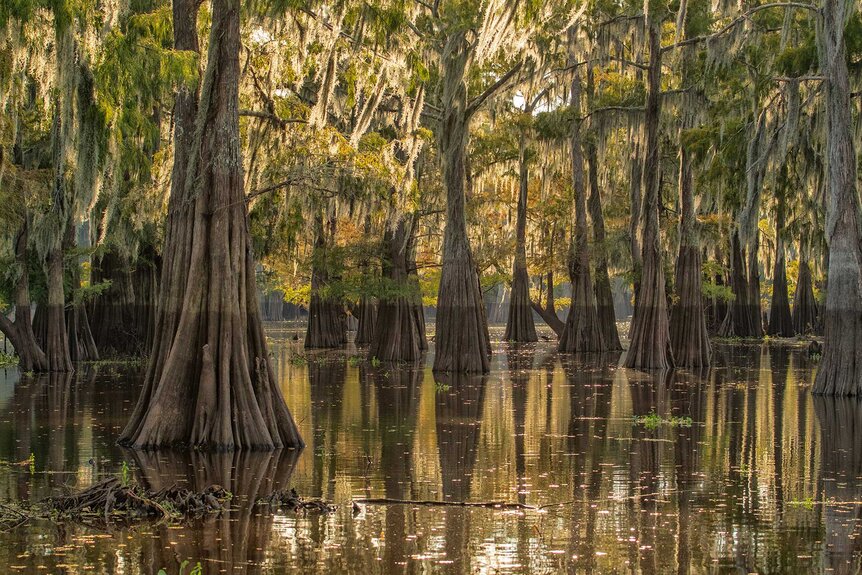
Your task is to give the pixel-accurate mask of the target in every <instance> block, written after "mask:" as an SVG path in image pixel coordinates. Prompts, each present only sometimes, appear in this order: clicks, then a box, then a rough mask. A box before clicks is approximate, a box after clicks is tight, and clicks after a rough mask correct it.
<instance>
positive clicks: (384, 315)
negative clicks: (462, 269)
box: [368, 216, 427, 362]
mask: <svg viewBox="0 0 862 575" xmlns="http://www.w3.org/2000/svg"><path fill="white" fill-rule="evenodd" d="M411 220H412V218H408V217H405V216H401V217H396V218H395V222H393V223H390V224H389V225H388V226H387V229H386V231H385V232H384V236H383V243H384V245H385V246H386V249H387V253H386V257H385V258H384V260H383V277H384V278H386V279H387V280H388V281H389V282H391V284H392V286H393V287H394V288H395V293H396V295H393V296H391V297H383V298H381V299H380V304H379V307H378V312H377V324H376V326H375V329H374V337H373V338H372V339H371V347H370V349H369V350H368V355H369V357H372V358H373V357H376V358H377V359H379V360H381V361H408V362H414V361H417V360H418V359H419V358H420V356H421V351H422V350H423V349H424V348H423V346H422V337H423V335H424V331H425V327H424V322H423V321H421V318H420V316H419V315H418V314H417V313H416V307H417V306H416V304H415V301H416V300H415V298H416V294H415V293H414V290H415V288H416V287H418V286H416V285H414V283H413V282H412V281H411V278H410V271H409V265H410V255H409V253H410V237H411V236H412V235H413V222H412V221H411ZM418 307H419V313H421V312H422V307H421V305H420V306H418ZM426 345H427V344H426Z"/></svg>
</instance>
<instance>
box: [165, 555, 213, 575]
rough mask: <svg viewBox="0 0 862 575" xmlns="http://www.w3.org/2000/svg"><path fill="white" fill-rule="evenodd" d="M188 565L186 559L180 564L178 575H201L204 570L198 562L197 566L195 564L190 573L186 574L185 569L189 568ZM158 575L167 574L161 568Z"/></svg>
mask: <svg viewBox="0 0 862 575" xmlns="http://www.w3.org/2000/svg"><path fill="white" fill-rule="evenodd" d="M189 563H190V561H189V560H188V559H186V560H184V561H183V562H182V563H180V570H179V572H178V575H203V573H204V568H203V566H201V562H200V561H198V562H197V564H195V566H194V567H192V570H191V571H189V572H188V573H186V567H188V566H189ZM158 575H168V572H167V570H165V568H164V567H163V568H161V569H159V573H158Z"/></svg>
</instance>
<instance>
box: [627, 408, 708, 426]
mask: <svg viewBox="0 0 862 575" xmlns="http://www.w3.org/2000/svg"><path fill="white" fill-rule="evenodd" d="M692 423H693V421H692V419H691V417H689V416H687V415H686V416H676V415H672V416H670V417H667V418H665V417H661V416H660V415H658V414H657V413H656V412H655V411H650V412H649V414H647V415H637V416H635V418H634V424H635V425H643V426H644V427H646V428H647V429H656V428H658V427H659V426H661V425H669V426H670V427H691V425H692Z"/></svg>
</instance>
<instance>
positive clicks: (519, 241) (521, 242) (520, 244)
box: [503, 106, 538, 342]
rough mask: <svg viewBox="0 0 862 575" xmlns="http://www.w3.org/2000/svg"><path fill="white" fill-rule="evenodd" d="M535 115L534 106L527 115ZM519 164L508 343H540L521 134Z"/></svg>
mask: <svg viewBox="0 0 862 575" xmlns="http://www.w3.org/2000/svg"><path fill="white" fill-rule="evenodd" d="M531 112H532V109H531V108H530V106H527V107H526V110H525V113H526V114H529V113H531ZM518 164H519V169H520V174H519V175H520V187H519V190H518V214H517V222H516V224H515V263H514V265H513V267H512V293H511V295H510V296H509V317H508V319H507V320H506V332H505V334H504V335H503V339H504V340H505V341H520V342H529V341H536V340H537V339H538V337H536V325H535V324H534V323H533V310H532V308H531V307H530V277H529V276H528V275H527V191H528V188H529V181H530V178H529V168H528V167H527V136H526V134H525V130H524V129H522V130H521V134H520V139H519V142H518Z"/></svg>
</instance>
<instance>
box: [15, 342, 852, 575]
mask: <svg viewBox="0 0 862 575" xmlns="http://www.w3.org/2000/svg"><path fill="white" fill-rule="evenodd" d="M270 333H271V336H272V338H273V340H274V344H275V345H274V346H273V347H274V355H275V360H276V364H277V373H278V374H279V378H280V381H281V386H282V389H283V390H284V392H285V394H286V396H287V398H288V402H289V404H290V406H291V408H292V409H293V412H294V415H295V417H296V419H297V421H298V422H299V424H300V428H301V430H302V433H303V435H304V437H305V438H306V441H307V443H308V447H307V448H306V449H305V450H304V451H303V452H302V453H301V454H295V453H275V454H245V455H220V456H214V455H209V456H207V455H202V454H196V455H188V454H185V455H184V454H176V453H160V454H158V455H141V454H137V453H133V452H128V451H124V450H121V449H120V448H118V447H117V446H115V445H114V441H115V438H116V436H117V434H118V432H119V430H120V428H121V427H122V425H123V424H124V422H125V419H126V417H127V413H128V412H129V410H130V409H131V408H132V406H133V403H134V401H135V398H136V394H137V389H138V380H139V374H138V372H139V369H137V368H124V367H122V366H118V365H113V366H112V365H98V366H92V367H90V368H89V369H87V370H81V371H79V373H77V374H75V375H74V376H70V377H67V376H63V375H52V376H45V377H38V378H33V377H20V376H18V374H17V371H13V370H7V371H6V372H5V376H3V375H2V373H3V372H2V371H0V459H2V460H5V461H8V462H18V461H23V460H26V459H27V458H28V457H29V456H30V454H31V453H32V454H33V455H34V457H35V470H34V471H35V472H32V473H31V470H30V469H29V467H28V466H26V465H24V466H16V465H0V502H2V501H9V500H16V499H29V500H33V501H36V500H39V499H41V498H44V497H47V496H49V495H52V494H58V493H62V492H63V491H64V490H66V489H70V488H80V487H84V486H87V485H89V484H91V483H92V482H94V481H97V480H98V479H100V478H101V477H104V476H106V475H108V474H114V473H117V472H118V471H119V470H120V468H121V466H122V464H123V462H124V461H125V462H128V464H129V465H131V466H132V468H133V472H134V473H135V474H136V476H137V477H138V479H139V481H142V482H144V483H145V484H147V485H151V486H153V487H158V486H161V485H168V484H171V483H185V484H190V485H192V486H193V487H195V486H196V487H203V486H205V485H208V484H210V483H219V484H221V485H224V486H225V487H227V488H228V489H230V490H231V491H232V492H233V493H235V494H236V497H235V498H234V500H233V509H232V511H231V512H230V513H229V514H227V515H225V516H222V517H218V518H212V519H208V520H206V521H202V522H200V521H199V522H194V523H191V524H186V525H144V526H138V527H135V528H133V529H117V530H111V531H104V530H97V529H90V528H86V527H82V526H75V525H56V524H51V523H48V522H39V521H34V522H31V523H29V524H26V525H24V526H21V527H19V528H17V529H15V530H13V531H11V532H6V533H0V573H15V572H20V573H69V574H79V573H81V574H83V573H96V574H138V573H144V574H151V573H156V572H158V570H159V569H160V568H165V570H166V571H167V572H168V573H171V574H174V573H177V572H178V571H179V568H178V565H179V563H180V562H182V561H184V560H188V561H190V562H191V564H195V563H197V562H200V563H201V564H202V566H203V570H204V573H206V574H211V573H285V572H299V573H315V572H317V573H336V572H345V573H348V572H349V573H405V572H406V573H422V572H443V573H566V572H571V573H576V572H577V573H590V572H593V573H816V572H829V573H855V572H858V570H859V568H860V549H862V541H860V526H862V493H860V491H862V408H860V406H862V403H859V402H857V401H856V400H830V399H824V398H815V397H812V396H811V394H810V386H811V383H812V379H813V375H814V370H815V369H816V366H815V364H814V363H813V362H812V361H811V360H809V358H808V357H807V354H806V353H805V351H804V350H803V349H793V348H788V347H782V346H778V345H775V344H771V345H769V344H764V345H762V346H761V345H735V346H729V345H723V346H718V348H717V350H716V357H715V361H716V364H717V365H716V367H714V368H713V369H711V370H709V371H708V372H705V373H703V374H692V373H688V372H679V371H678V372H676V373H666V374H652V375H650V374H644V373H640V372H635V371H629V370H625V369H621V368H618V367H616V365H617V363H618V356H616V355H609V356H605V357H601V358H599V357H595V356H593V357H587V358H566V359H561V358H560V357H559V356H558V355H557V354H556V353H554V351H553V347H552V345H551V344H550V343H540V344H538V345H534V346H529V347H522V348H514V347H510V346H507V345H504V344H501V343H496V344H495V354H494V364H493V366H494V367H493V371H492V373H491V374H489V375H488V376H485V377H459V378H455V377H448V378H446V377H442V376H436V377H435V376H434V375H433V374H432V373H431V371H430V367H422V368H420V369H408V368H404V367H401V368H392V367H385V366H381V367H376V368H375V367H373V366H371V365H370V364H368V363H363V362H359V361H357V360H355V359H351V357H352V356H353V355H354V354H355V353H356V352H355V350H353V351H350V350H348V351H342V352H327V353H315V354H308V356H307V360H302V359H298V358H299V357H301V355H302V354H303V352H302V350H301V349H300V348H298V347H297V346H296V345H297V344H295V343H294V342H292V341H289V339H288V337H287V336H288V333H289V332H286V331H284V330H281V331H271V332H270ZM431 363H432V362H431V361H430V360H429V361H427V362H426V366H430V365H431ZM653 412H654V413H655V416H652V417H649V418H646V419H642V420H640V423H638V422H637V420H636V419H635V417H636V416H649V415H650V414H651V413H653ZM672 418H677V419H672ZM686 418H691V424H690V425H687V424H688V420H687V419H686ZM674 423H676V425H674ZM286 487H295V488H296V489H297V490H298V491H299V492H300V494H302V495H305V496H309V497H323V498H324V499H326V500H329V501H332V502H333V503H335V504H337V505H338V510H337V511H336V512H335V513H333V514H330V515H311V514H309V515H304V514H299V515H296V514H281V513H273V512H270V511H269V510H268V509H265V508H262V507H255V506H253V505H252V504H251V502H253V501H254V499H256V498H257V497H259V496H263V495H266V494H268V493H269V492H271V491H272V490H273V489H281V488H286ZM360 497H374V498H378V497H388V498H397V499H411V500H448V501H507V502H521V503H525V504H528V505H532V506H536V507H539V506H546V507H544V508H542V509H530V510H511V511H502V510H494V509H481V508H480V509H476V508H473V509H468V508H463V507H421V506H407V505H388V506H386V505H381V506H376V505H374V506H372V505H367V506H362V508H361V510H360V511H359V512H354V510H353V509H352V506H351V504H350V501H351V499H354V498H360Z"/></svg>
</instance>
